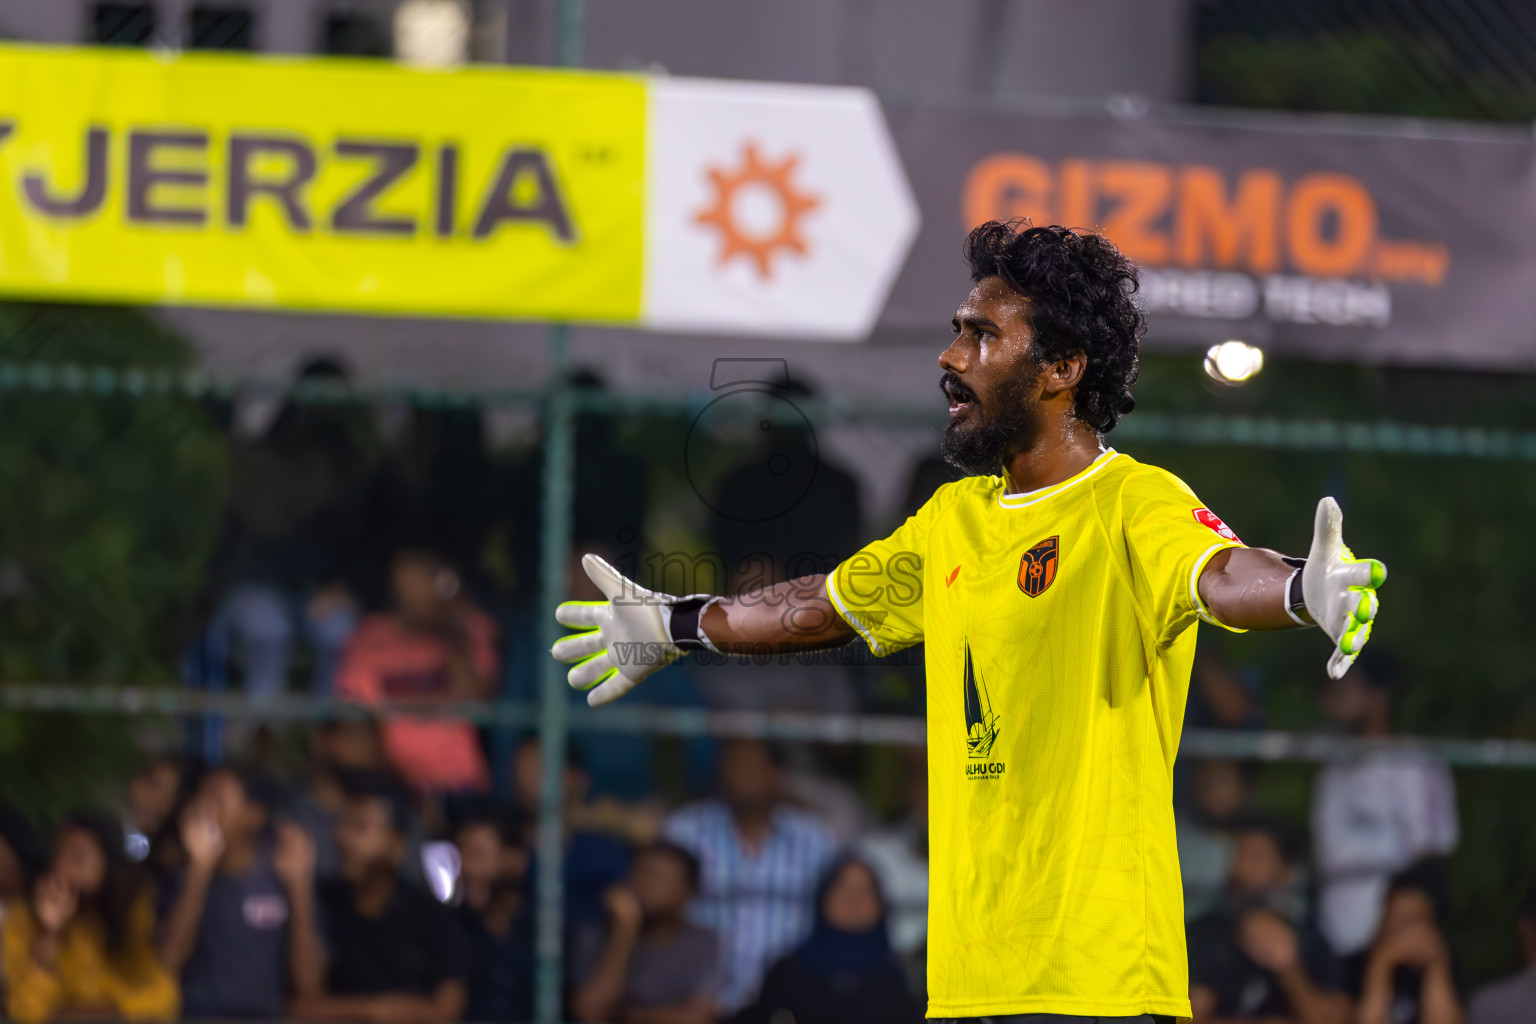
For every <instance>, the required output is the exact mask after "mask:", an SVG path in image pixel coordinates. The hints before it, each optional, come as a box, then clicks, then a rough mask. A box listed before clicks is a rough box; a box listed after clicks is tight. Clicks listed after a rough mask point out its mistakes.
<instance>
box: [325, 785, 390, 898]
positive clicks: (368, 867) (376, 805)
mask: <svg viewBox="0 0 1536 1024" xmlns="http://www.w3.org/2000/svg"><path fill="white" fill-rule="evenodd" d="M403 847H404V843H403V841H402V839H401V838H400V833H398V832H396V831H395V824H394V822H393V821H392V820H391V819H390V813H389V804H388V803H387V802H386V801H384V800H381V799H378V798H376V797H363V798H360V799H353V800H348V801H347V803H346V805H345V806H344V807H343V808H342V811H341V820H339V821H338V822H337V823H336V848H337V850H338V852H339V853H340V854H341V874H342V877H344V878H346V879H347V880H348V881H351V882H356V881H361V880H362V879H363V878H365V877H366V876H367V875H368V873H369V872H370V871H372V870H374V869H376V868H381V867H382V868H393V867H397V866H398V865H399V863H400V857H401V854H402V851H403Z"/></svg>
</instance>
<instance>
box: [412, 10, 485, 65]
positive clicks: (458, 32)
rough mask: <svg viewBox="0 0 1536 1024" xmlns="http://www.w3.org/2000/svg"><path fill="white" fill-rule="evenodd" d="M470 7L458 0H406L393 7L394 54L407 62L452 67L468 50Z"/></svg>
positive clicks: (461, 61)
mask: <svg viewBox="0 0 1536 1024" xmlns="http://www.w3.org/2000/svg"><path fill="white" fill-rule="evenodd" d="M470 21H471V18H470V13H469V7H468V6H467V5H466V4H464V3H462V2H460V0H405V3H403V4H401V5H400V6H399V7H397V8H396V9H395V55H396V56H397V57H399V58H400V59H401V60H402V61H404V62H405V63H407V64H418V65H422V66H425V67H452V66H453V65H455V64H462V63H464V59H465V57H467V56H468V54H469V31H470Z"/></svg>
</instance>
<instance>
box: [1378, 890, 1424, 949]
mask: <svg viewBox="0 0 1536 1024" xmlns="http://www.w3.org/2000/svg"><path fill="white" fill-rule="evenodd" d="M1413 925H1429V926H1430V927H1431V928H1433V927H1435V903H1434V901H1433V900H1431V899H1430V898H1429V895H1428V894H1427V893H1424V892H1421V891H1419V890H1418V889H1398V890H1397V891H1395V892H1393V893H1391V894H1390V895H1389V896H1387V905H1386V906H1385V907H1384V908H1382V912H1381V925H1380V927H1379V928H1378V930H1377V934H1378V935H1379V936H1380V937H1381V938H1386V937H1387V936H1389V935H1391V934H1393V933H1394V932H1400V931H1402V930H1403V929H1404V928H1408V927H1410V926H1413Z"/></svg>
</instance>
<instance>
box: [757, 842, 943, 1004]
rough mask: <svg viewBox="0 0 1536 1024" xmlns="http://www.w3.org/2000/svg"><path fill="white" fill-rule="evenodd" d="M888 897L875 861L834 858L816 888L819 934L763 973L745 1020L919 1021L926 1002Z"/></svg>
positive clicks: (816, 930) (816, 927) (814, 933)
mask: <svg viewBox="0 0 1536 1024" xmlns="http://www.w3.org/2000/svg"><path fill="white" fill-rule="evenodd" d="M885 919H886V907H885V897H884V896H883V895H881V892H880V882H879V880H878V879H877V878H876V877H875V873H874V871H873V870H871V869H870V867H869V865H867V864H865V863H864V862H863V861H861V860H858V859H856V858H853V857H848V858H844V859H842V860H840V861H838V862H837V863H836V864H834V865H833V866H832V870H830V871H828V872H827V875H826V877H825V879H824V880H823V881H822V883H821V888H820V889H819V890H818V891H817V894H816V926H815V928H814V929H813V930H812V931H811V937H810V938H808V939H807V940H806V941H805V942H804V944H802V945H801V946H800V947H799V948H797V949H796V950H795V951H794V952H792V953H790V954H789V955H788V956H786V957H784V958H783V959H782V960H780V961H779V962H778V963H777V964H775V965H774V966H773V969H772V970H770V971H769V972H768V977H767V978H766V979H765V980H764V981H763V988H762V992H761V993H760V994H759V995H758V997H757V1002H756V1003H755V1004H754V1005H753V1006H752V1007H751V1008H749V1009H748V1010H746V1011H744V1012H743V1014H742V1015H741V1017H740V1018H739V1020H740V1022H741V1024H779V1022H781V1021H784V1020H786V1017H785V1014H786V1013H788V1014H789V1015H790V1016H789V1018H788V1019H790V1020H793V1021H794V1022H795V1024H908V1022H912V1024H916V1022H918V1021H921V1020H922V1017H923V1010H922V1006H921V1004H920V1003H919V1002H918V1000H917V998H916V997H915V996H914V995H913V994H912V990H911V989H910V988H909V987H908V985H907V979H906V975H905V974H904V973H903V972H902V969H901V965H900V963H899V962H898V961H897V959H896V954H895V952H894V951H893V950H892V949H891V940H890V937H889V936H888V935H887V933H886V923H885Z"/></svg>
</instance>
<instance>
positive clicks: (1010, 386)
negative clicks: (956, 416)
mask: <svg viewBox="0 0 1536 1024" xmlns="http://www.w3.org/2000/svg"><path fill="white" fill-rule="evenodd" d="M1031 371H1034V372H1031ZM949 376H950V375H946V376H945V378H944V379H945V380H948V379H949ZM1037 380H1039V372H1038V368H1037V367H1034V366H1032V365H1031V364H1029V363H1027V362H1026V363H1025V365H1024V367H1023V372H1021V373H1020V374H1018V375H1017V376H1015V377H1011V378H1009V379H1008V380H1006V381H1004V382H1003V383H1002V385H1000V386H999V387H998V388H997V390H996V391H995V392H994V393H993V394H991V395H989V396H988V397H987V400H986V402H985V404H983V403H982V402H981V400H980V396H979V395H978V396H976V397H975V415H976V419H975V421H974V422H971V423H963V422H961V421H960V420H951V421H950V424H949V426H947V427H945V428H944V437H943V438H942V439H941V440H940V441H939V454H940V455H942V456H943V457H944V461H945V462H947V463H949V464H950V465H951V466H954V467H955V468H956V469H958V470H959V471H960V472H962V473H964V474H966V475H967V476H986V475H989V474H992V473H1001V472H1002V471H1003V468H1004V467H1003V462H1004V460H1005V458H1006V457H1007V456H1009V455H1012V454H1013V453H1014V452H1019V451H1023V450H1024V449H1025V448H1028V447H1029V446H1030V445H1031V444H1033V443H1034V440H1035V435H1036V434H1037V433H1038V432H1039V429H1040V428H1039V425H1038V423H1037V422H1036V419H1037V417H1036V409H1035V406H1036V401H1035V398H1034V393H1033V392H1034V385H1035V383H1036V381H1037Z"/></svg>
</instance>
